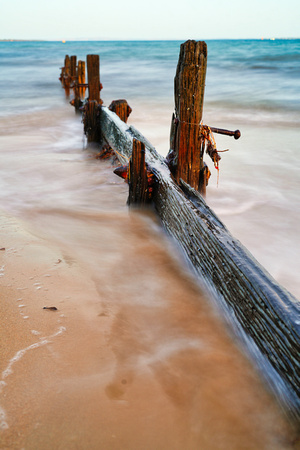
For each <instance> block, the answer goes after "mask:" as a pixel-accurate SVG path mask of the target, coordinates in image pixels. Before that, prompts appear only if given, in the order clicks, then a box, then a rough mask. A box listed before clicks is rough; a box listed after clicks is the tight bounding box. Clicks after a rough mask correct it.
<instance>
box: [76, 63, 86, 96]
mask: <svg viewBox="0 0 300 450" xmlns="http://www.w3.org/2000/svg"><path fill="white" fill-rule="evenodd" d="M77 82H78V85H79V97H80V99H81V100H83V99H84V96H85V61H81V60H79V61H78V68H77Z"/></svg>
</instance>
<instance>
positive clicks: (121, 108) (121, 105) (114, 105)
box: [108, 99, 132, 123]
mask: <svg viewBox="0 0 300 450" xmlns="http://www.w3.org/2000/svg"><path fill="white" fill-rule="evenodd" d="M108 108H109V109H110V110H111V111H113V112H114V113H116V114H117V116H119V117H120V119H121V120H123V122H125V123H127V120H128V117H129V115H130V114H131V112H132V109H131V108H130V106H129V105H128V103H127V100H124V99H121V100H113V101H112V102H111V104H110V105H109V107H108Z"/></svg>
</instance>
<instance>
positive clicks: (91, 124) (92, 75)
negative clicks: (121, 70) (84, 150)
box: [84, 55, 102, 142]
mask: <svg viewBox="0 0 300 450" xmlns="http://www.w3.org/2000/svg"><path fill="white" fill-rule="evenodd" d="M99 67H100V63H99V55H87V73H88V90H89V97H88V101H87V103H86V104H85V111H84V113H85V114H84V132H85V134H86V136H87V139H88V142H100V138H101V133H100V121H99V107H100V106H101V104H102V101H101V100H100V72H99Z"/></svg>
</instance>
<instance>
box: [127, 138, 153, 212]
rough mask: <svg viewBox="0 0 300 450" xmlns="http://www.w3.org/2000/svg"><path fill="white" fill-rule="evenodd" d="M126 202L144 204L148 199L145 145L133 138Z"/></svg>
mask: <svg viewBox="0 0 300 450" xmlns="http://www.w3.org/2000/svg"><path fill="white" fill-rule="evenodd" d="M128 182H129V197H128V204H129V205H132V204H145V203H147V200H148V192H147V191H148V178H147V168H146V163H145V145H144V144H143V143H142V142H141V141H138V140H137V139H133V145H132V155H131V159H130V162H129V176H128Z"/></svg>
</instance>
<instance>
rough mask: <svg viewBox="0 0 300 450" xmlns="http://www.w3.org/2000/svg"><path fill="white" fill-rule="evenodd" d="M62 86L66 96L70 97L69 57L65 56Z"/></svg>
mask: <svg viewBox="0 0 300 450" xmlns="http://www.w3.org/2000/svg"><path fill="white" fill-rule="evenodd" d="M62 84H63V87H64V89H65V93H66V96H67V97H69V95H70V57H69V55H66V56H65V65H64V74H63V78H62Z"/></svg>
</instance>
